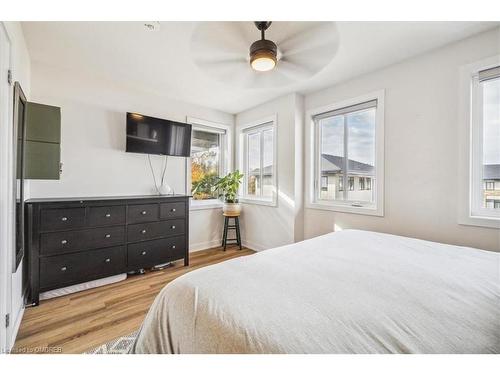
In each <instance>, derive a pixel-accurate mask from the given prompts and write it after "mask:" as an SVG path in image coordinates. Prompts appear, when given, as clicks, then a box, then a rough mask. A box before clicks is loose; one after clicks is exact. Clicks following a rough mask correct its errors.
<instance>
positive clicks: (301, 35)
mask: <svg viewBox="0 0 500 375" xmlns="http://www.w3.org/2000/svg"><path fill="white" fill-rule="evenodd" d="M307 24H310V23H309V22H308V23H307ZM277 43H278V48H279V49H280V51H281V52H282V53H284V54H293V53H297V52H300V51H303V50H305V49H311V48H315V47H319V46H324V47H325V48H328V46H335V45H338V32H337V29H336V26H335V24H334V23H333V22H314V23H313V24H312V25H310V26H309V27H305V28H304V27H303V28H302V29H299V30H298V31H296V32H295V33H294V34H292V35H290V36H289V37H286V38H285V39H284V40H281V41H277Z"/></svg>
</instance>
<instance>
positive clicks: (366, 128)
mask: <svg viewBox="0 0 500 375" xmlns="http://www.w3.org/2000/svg"><path fill="white" fill-rule="evenodd" d="M345 117H346V120H347V128H348V145H347V152H348V153H349V155H348V158H349V159H351V160H356V161H359V162H362V163H366V164H370V165H374V163H375V162H374V161H375V108H369V109H365V110H362V111H358V112H354V113H351V114H348V115H346V116H345ZM343 121H344V116H343V115H340V116H335V117H331V118H328V119H324V120H321V123H320V125H321V127H322V137H321V150H322V153H323V154H330V155H336V156H344V143H343V142H344V140H343V139H344V125H343Z"/></svg>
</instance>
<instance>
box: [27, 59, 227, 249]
mask: <svg viewBox="0 0 500 375" xmlns="http://www.w3.org/2000/svg"><path fill="white" fill-rule="evenodd" d="M31 99H32V101H35V102H40V103H45V104H51V105H56V106H60V107H61V122H62V124H61V161H62V162H63V173H62V175H61V179H60V180H58V181H49V180H45V181H37V180H33V181H31V182H30V189H29V191H30V196H31V197H32V198H37V197H77V196H81V197H88V196H112V195H141V194H146V195H147V194H154V192H155V191H154V185H153V180H152V176H151V171H150V168H149V164H148V161H147V156H146V155H143V154H132V153H125V135H126V132H125V126H126V123H125V113H126V112H127V111H128V112H138V113H143V114H146V115H150V116H155V117H160V118H168V119H172V120H176V121H181V122H184V121H186V117H187V116H192V117H196V118H199V119H204V120H208V121H213V122H219V123H223V124H228V125H231V126H232V125H233V121H234V116H233V115H230V114H227V113H223V112H220V111H216V110H212V109H208V108H204V107H200V106H197V105H193V104H187V103H184V102H179V101H176V100H171V99H168V98H164V97H159V96H156V95H152V94H149V93H147V92H139V91H135V90H133V89H131V88H129V87H127V86H126V84H116V83H114V82H107V81H105V80H103V79H99V77H87V76H82V75H81V74H79V73H78V72H72V71H61V70H60V69H56V68H53V67H51V66H48V65H45V64H41V63H37V62H33V63H32V95H31ZM151 158H152V161H153V166H154V168H155V171H156V173H157V176H158V175H159V173H160V170H161V163H162V158H161V157H160V156H152V157H151ZM185 179H186V174H185V159H184V158H176V157H169V158H168V167H167V173H166V182H167V183H168V184H169V185H170V186H172V187H173V188H174V190H175V192H176V193H185ZM219 211H220V210H198V211H191V226H190V228H191V230H190V248H195V249H199V248H201V247H202V245H203V244H207V243H215V244H217V243H218V242H219V239H220V237H221V232H222V229H220V223H219V221H221V220H218V221H216V220H214V212H216V213H219V214H220V212H219ZM219 229H220V230H219ZM214 246H216V245H214Z"/></svg>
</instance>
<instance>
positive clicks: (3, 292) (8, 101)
mask: <svg viewBox="0 0 500 375" xmlns="http://www.w3.org/2000/svg"><path fill="white" fill-rule="evenodd" d="M10 52H11V44H10V40H9V38H8V35H7V31H6V30H5V26H4V24H3V23H2V22H0V352H5V351H6V350H8V349H10V340H11V335H12V322H11V324H10V325H9V326H8V327H6V324H5V319H6V316H7V314H9V315H10V314H11V309H12V303H11V302H12V251H13V246H14V236H13V225H14V223H13V222H12V212H13V208H14V206H13V200H12V193H13V191H12V190H13V189H12V186H13V185H12V184H13V176H14V175H13V158H12V155H13V142H12V141H13V139H12V137H13V131H12V130H13V128H12V122H11V114H12V89H11V85H10V84H9V82H8V80H7V76H8V72H9V69H10Z"/></svg>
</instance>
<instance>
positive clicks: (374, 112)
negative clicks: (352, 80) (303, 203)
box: [307, 91, 384, 216]
mask: <svg viewBox="0 0 500 375" xmlns="http://www.w3.org/2000/svg"><path fill="white" fill-rule="evenodd" d="M383 97H384V95H383V91H380V92H377V93H374V94H370V95H366V96H363V97H360V98H356V99H353V100H348V101H345V102H343V103H339V104H336V105H333V106H329V107H325V108H322V109H319V110H315V111H311V112H309V113H308V116H309V115H310V118H311V128H310V132H309V135H310V137H311V139H312V141H311V146H312V149H311V151H310V152H308V154H307V155H308V157H309V158H310V159H309V163H308V166H310V168H311V171H309V172H308V175H309V178H310V183H309V184H308V185H307V189H309V190H308V191H307V196H308V201H307V204H308V206H309V207H310V208H320V209H331V210H334V211H342V212H356V213H366V214H371V215H380V216H381V215H383V186H382V184H383V178H381V177H382V176H383ZM326 176H328V177H329V178H330V177H335V181H337V184H328V187H327V191H326V192H325V191H324V185H322V180H323V178H324V177H326ZM344 186H347V188H346V189H344Z"/></svg>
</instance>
